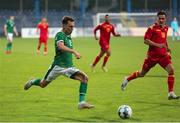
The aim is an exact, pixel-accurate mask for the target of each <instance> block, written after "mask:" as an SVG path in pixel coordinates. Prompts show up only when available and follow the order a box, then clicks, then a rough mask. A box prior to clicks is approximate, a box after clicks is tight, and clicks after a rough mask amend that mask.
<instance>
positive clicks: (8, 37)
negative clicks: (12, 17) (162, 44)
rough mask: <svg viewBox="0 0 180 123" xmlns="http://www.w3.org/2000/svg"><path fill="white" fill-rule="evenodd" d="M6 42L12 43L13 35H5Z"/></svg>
mask: <svg viewBox="0 0 180 123" xmlns="http://www.w3.org/2000/svg"><path fill="white" fill-rule="evenodd" d="M7 40H8V41H10V42H12V41H13V33H8V34H7Z"/></svg>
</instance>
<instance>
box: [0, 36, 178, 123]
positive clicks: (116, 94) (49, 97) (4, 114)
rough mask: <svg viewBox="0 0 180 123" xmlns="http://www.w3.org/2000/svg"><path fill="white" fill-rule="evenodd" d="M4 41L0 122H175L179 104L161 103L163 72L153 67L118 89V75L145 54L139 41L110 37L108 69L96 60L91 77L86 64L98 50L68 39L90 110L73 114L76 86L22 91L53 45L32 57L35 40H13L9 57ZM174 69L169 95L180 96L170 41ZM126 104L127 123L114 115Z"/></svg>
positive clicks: (89, 42)
mask: <svg viewBox="0 0 180 123" xmlns="http://www.w3.org/2000/svg"><path fill="white" fill-rule="evenodd" d="M5 45H6V39H5V38H1V39H0V121H16V122H35V121H36V122H41V121H42V122H50V121H60V122H62V121H70V122H124V121H125V122H146V121H150V122H154V121H157V122H160V121H162V122H171V121H174V122H175V121H180V115H179V113H180V100H173V101H169V100H167V73H166V71H164V70H163V69H162V68H160V66H159V65H157V66H156V67H154V68H153V69H152V70H151V71H150V72H149V73H148V74H147V76H145V77H144V78H139V79H136V80H133V81H132V82H131V83H129V85H128V87H127V89H126V91H125V92H122V91H121V90H120V84H121V81H122V80H123V78H124V76H127V75H129V74H130V73H132V72H134V71H136V70H139V69H140V68H141V65H142V63H143V60H144V58H145V56H146V50H147V48H148V47H147V46H146V45H145V44H144V43H143V37H122V38H112V39H111V50H112V55H111V57H110V59H109V61H108V63H107V67H108V69H109V71H108V72H107V73H104V72H103V71H102V70H101V64H102V59H101V61H100V62H99V63H98V65H97V67H96V73H92V72H91V70H90V64H91V63H92V61H93V60H94V58H95V56H96V55H97V53H98V52H99V50H100V49H99V46H98V42H97V41H95V40H94V38H92V37H91V38H74V48H75V49H76V50H77V51H79V52H80V53H81V55H82V58H81V59H79V60H77V59H74V64H75V66H76V67H77V68H79V69H81V70H82V71H84V72H86V73H87V75H88V76H89V85H88V93H87V97H86V99H87V101H88V102H90V103H92V104H94V105H95V106H96V107H95V108H94V109H92V110H78V109H77V102H78V90H79V82H78V81H74V80H70V79H68V78H66V77H63V76H61V77H58V78H57V79H56V80H55V81H53V82H52V83H51V84H50V85H49V86H48V87H46V88H44V89H41V88H39V87H32V88H31V89H30V90H28V91H24V90H23V86H24V83H25V82H26V81H27V80H28V79H30V78H31V77H38V78H42V77H43V76H44V75H45V73H46V71H47V69H48V67H49V65H50V64H51V62H52V60H53V57H54V42H53V39H50V40H49V46H48V50H49V52H48V55H47V56H44V55H43V54H42V52H41V54H40V55H37V54H36V46H37V39H22V38H15V39H14V43H13V53H12V54H10V55H6V54H5ZM169 45H170V48H171V49H172V58H173V59H172V60H173V65H174V68H175V77H176V82H175V88H174V89H175V92H176V94H177V95H178V94H179V95H180V65H179V63H180V56H179V54H180V42H178V41H176V42H173V41H171V38H169ZM123 104H127V105H130V106H131V108H132V110H133V115H132V118H131V119H127V120H122V119H120V118H119V117H118V115H117V109H118V107H119V106H120V105H123Z"/></svg>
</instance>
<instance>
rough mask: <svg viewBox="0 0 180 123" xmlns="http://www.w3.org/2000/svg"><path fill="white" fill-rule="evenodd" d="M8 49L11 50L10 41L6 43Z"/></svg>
mask: <svg viewBox="0 0 180 123" xmlns="http://www.w3.org/2000/svg"><path fill="white" fill-rule="evenodd" d="M6 50H7V51H9V50H10V42H8V43H7V45H6Z"/></svg>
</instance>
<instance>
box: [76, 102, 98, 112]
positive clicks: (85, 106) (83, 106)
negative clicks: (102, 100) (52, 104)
mask: <svg viewBox="0 0 180 123" xmlns="http://www.w3.org/2000/svg"><path fill="white" fill-rule="evenodd" d="M94 107H95V106H94V105H91V104H89V103H87V102H85V101H83V102H80V103H79V104H78V109H79V110H81V109H90V108H94Z"/></svg>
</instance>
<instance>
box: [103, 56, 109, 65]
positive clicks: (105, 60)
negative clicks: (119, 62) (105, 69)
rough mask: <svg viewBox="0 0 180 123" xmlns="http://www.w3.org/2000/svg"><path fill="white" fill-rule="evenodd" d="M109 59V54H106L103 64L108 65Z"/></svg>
mask: <svg viewBox="0 0 180 123" xmlns="http://www.w3.org/2000/svg"><path fill="white" fill-rule="evenodd" d="M108 59H109V56H105V57H104V61H103V66H105V65H106V62H107V61H108Z"/></svg>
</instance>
